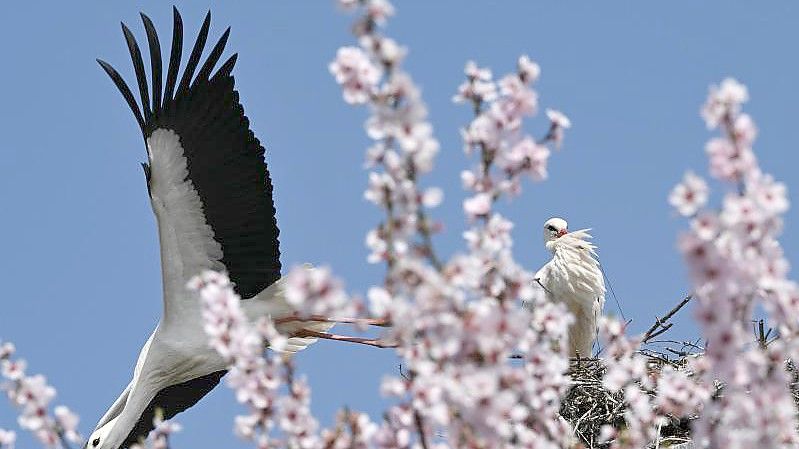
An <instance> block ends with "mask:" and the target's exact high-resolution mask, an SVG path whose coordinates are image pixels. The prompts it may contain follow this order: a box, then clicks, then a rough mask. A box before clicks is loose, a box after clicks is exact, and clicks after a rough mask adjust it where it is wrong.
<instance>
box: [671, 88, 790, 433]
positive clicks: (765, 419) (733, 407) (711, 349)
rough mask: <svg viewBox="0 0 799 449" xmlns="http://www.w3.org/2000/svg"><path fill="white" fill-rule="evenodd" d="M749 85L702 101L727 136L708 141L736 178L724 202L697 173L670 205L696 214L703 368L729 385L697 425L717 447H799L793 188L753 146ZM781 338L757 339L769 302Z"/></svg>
mask: <svg viewBox="0 0 799 449" xmlns="http://www.w3.org/2000/svg"><path fill="white" fill-rule="evenodd" d="M747 100H748V91H747V89H746V87H745V86H744V85H742V84H740V83H738V82H737V81H736V80H734V79H730V78H728V79H725V80H724V81H723V82H722V83H721V84H720V85H719V86H713V87H711V89H710V93H709V95H708V98H707V101H706V102H705V104H704V106H703V107H702V117H703V118H704V120H705V122H706V124H707V126H708V128H709V129H720V131H721V135H720V136H718V137H715V138H713V139H711V140H710V141H709V142H708V143H707V146H706V151H707V155H708V158H709V162H710V174H711V176H712V177H714V178H716V179H717V180H718V181H720V182H721V183H722V184H724V183H727V184H729V185H730V188H729V190H728V191H727V192H726V193H724V195H723V198H722V201H721V206H720V208H719V209H712V208H710V207H709V206H707V201H708V199H709V188H708V185H707V183H706V182H705V181H704V180H702V179H701V178H700V177H698V176H697V175H695V174H693V173H690V172H689V173H687V174H686V175H685V178H684V180H683V182H682V183H680V184H678V185H677V186H676V187H675V188H674V190H673V191H672V193H671V195H670V197H669V202H670V203H671V204H672V205H673V206H674V207H675V208H676V209H677V211H678V212H679V213H680V214H681V215H683V216H686V217H689V218H690V220H691V225H690V229H689V230H688V231H685V232H684V233H683V234H682V235H681V236H680V238H679V248H680V251H681V252H682V254H683V256H684V258H685V260H686V263H687V265H688V268H689V272H690V274H691V277H692V281H693V284H694V292H695V296H696V298H697V300H698V302H697V305H696V316H697V319H698V322H699V324H700V326H701V327H702V331H703V333H704V337H705V338H706V339H707V348H706V353H705V355H704V357H703V359H702V361H701V364H702V365H703V366H702V369H699V370H698V372H700V373H702V375H703V376H704V381H705V382H707V383H710V382H712V381H713V380H719V381H721V382H722V383H723V385H724V387H723V392H722V394H721V395H719V396H714V397H712V398H711V400H707V401H705V403H704V409H703V413H702V414H701V417H700V419H699V420H698V421H697V422H696V423H695V425H694V435H695V438H696V439H697V441H698V442H700V443H701V444H706V445H708V446H709V447H763V448H766V447H768V448H788V447H796V446H797V444H799V435H797V430H796V429H797V422H796V417H795V415H796V409H795V406H794V404H793V401H792V399H791V394H790V392H789V390H788V376H787V374H786V372H785V369H784V368H785V366H784V365H785V361H786V359H789V358H790V359H793V360H796V357H797V356H799V339H798V338H797V336H799V322H798V321H797V320H796V317H797V316H799V286H797V284H796V283H795V282H794V281H792V280H790V279H789V278H788V277H787V274H788V268H789V264H788V261H787V260H786V259H785V256H784V254H783V251H782V248H781V246H780V243H779V241H778V238H779V236H780V234H781V231H782V214H784V213H785V212H786V211H787V209H788V206H789V203H788V199H787V196H786V188H785V185H784V184H782V183H779V182H777V181H775V180H774V178H773V177H772V176H771V175H769V174H767V173H764V172H763V171H762V170H761V168H760V166H759V164H758V161H757V158H756V156H755V153H754V151H753V150H752V145H753V143H754V140H755V137H756V135H757V128H756V126H755V124H754V121H753V120H752V118H751V117H750V116H749V115H747V114H746V113H743V112H742V105H743V104H744V103H745V102H746V101H747ZM761 306H762V307H763V308H765V310H766V311H767V312H768V315H769V324H770V325H771V326H773V327H774V328H776V329H777V330H778V331H779V332H778V334H779V336H780V338H779V339H778V340H776V341H773V342H766V341H762V342H760V344H755V343H754V342H753V337H752V334H751V322H752V320H753V317H754V314H755V313H756V311H757V309H758V308H759V307H761Z"/></svg>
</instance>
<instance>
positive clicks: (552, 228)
mask: <svg viewBox="0 0 799 449" xmlns="http://www.w3.org/2000/svg"><path fill="white" fill-rule="evenodd" d="M568 233H569V224H568V223H566V220H564V219H562V218H557V217H555V218H550V219H549V220H547V221H546V223H544V244H545V245H546V244H547V243H549V242H551V241H554V240H557V239H559V238H560V237H562V236H564V235H566V234H568Z"/></svg>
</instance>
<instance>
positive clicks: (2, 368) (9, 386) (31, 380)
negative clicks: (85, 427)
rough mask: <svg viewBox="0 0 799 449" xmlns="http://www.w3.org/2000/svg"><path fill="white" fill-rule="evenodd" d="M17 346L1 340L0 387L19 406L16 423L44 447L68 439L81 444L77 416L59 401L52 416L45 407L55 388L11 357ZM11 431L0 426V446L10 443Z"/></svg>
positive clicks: (62, 443) (61, 444)
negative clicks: (1, 382)
mask: <svg viewBox="0 0 799 449" xmlns="http://www.w3.org/2000/svg"><path fill="white" fill-rule="evenodd" d="M15 352H16V349H15V347H14V344H13V343H11V342H0V375H2V378H3V379H5V382H4V383H3V384H2V389H3V390H4V391H5V393H6V395H7V396H8V399H9V400H10V401H11V403H12V404H13V405H14V406H16V407H17V408H18V409H19V410H20V415H19V418H18V424H19V426H20V427H21V428H23V429H25V430H27V431H29V432H31V433H33V434H34V435H35V436H36V438H37V439H38V440H39V441H40V442H41V443H42V444H43V445H45V446H46V447H49V448H58V447H69V443H75V444H81V443H82V442H83V438H82V437H81V436H80V434H78V431H77V428H78V421H79V418H78V416H77V415H76V414H74V413H73V412H72V411H70V410H69V409H68V408H67V407H65V406H63V405H59V406H57V407H55V408H54V409H53V415H52V416H51V415H50V413H49V411H48V409H49V407H50V402H51V401H52V400H53V399H54V398H55V396H56V390H55V388H53V387H52V386H50V385H49V384H48V383H47V379H46V378H45V377H44V376H43V375H41V374H36V375H33V376H28V375H27V374H26V373H25V370H26V369H27V366H28V365H27V362H25V360H24V359H19V358H17V359H14V358H13V356H14V353H15ZM15 439H16V434H15V433H14V432H10V431H5V430H2V429H0V447H3V446H13V444H14V441H15Z"/></svg>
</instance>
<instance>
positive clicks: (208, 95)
mask: <svg viewBox="0 0 799 449" xmlns="http://www.w3.org/2000/svg"><path fill="white" fill-rule="evenodd" d="M174 23H175V30H174V31H173V39H172V42H173V45H175V44H181V43H182V41H183V38H182V19H181V17H180V14H179V13H178V11H177V9H175V10H174ZM145 27H146V25H145ZM209 27H210V12H209V13H208V15H207V16H206V18H205V21H204V22H203V26H202V27H201V29H200V33H199V36H198V38H197V41H196V43H195V44H194V49H193V50H192V53H191V56H190V58H189V63H188V64H187V66H186V69H185V72H184V74H183V78H182V80H181V83H180V87H178V90H177V93H176V94H175V96H174V98H172V95H171V92H173V91H174V88H175V81H176V80H177V75H178V73H177V72H178V67H179V66H180V59H181V54H182V50H180V49H179V48H178V49H176V48H175V47H174V46H173V48H172V50H171V57H170V61H169V71H168V74H167V82H166V85H165V93H164V96H163V106H162V108H161V110H156V114H155V115H154V116H149V117H148V118H147V119H146V120H142V118H141V114H140V113H139V112H138V109H137V108H136V102H135V100H133V95H132V94H131V92H130V89H129V88H128V87H127V85H126V84H125V82H124V81H123V80H122V78H121V77H120V76H119V74H118V73H117V72H116V71H115V70H114V69H113V68H112V67H111V66H109V65H108V64H106V63H104V62H102V61H99V62H100V65H101V66H103V68H104V69H105V70H106V72H107V73H108V74H109V76H111V79H112V80H113V81H114V83H115V84H116V85H117V87H118V88H119V90H120V91H121V92H122V95H123V96H124V97H125V99H126V101H128V104H129V105H130V106H131V109H132V110H133V112H134V115H136V117H137V120H138V121H139V124H140V126H141V127H142V131H143V133H144V137H145V139H147V138H149V137H150V136H151V135H152V133H153V132H154V131H155V130H157V129H159V128H163V129H170V130H173V131H174V132H175V133H176V134H177V135H178V136H179V137H180V143H181V146H182V147H183V150H184V155H185V157H186V161H187V166H188V179H190V180H191V181H192V183H193V185H194V188H195V189H196V190H197V193H198V195H199V196H200V200H201V201H202V204H203V213H204V214H205V217H206V220H207V222H208V224H209V225H210V226H211V228H212V229H213V231H214V238H215V239H216V240H217V241H218V242H219V243H220V245H221V246H222V253H223V258H222V260H221V262H222V263H223V264H224V265H225V268H226V269H227V271H228V274H229V276H230V279H231V281H233V283H234V285H235V289H236V291H237V293H238V294H239V295H240V296H241V297H242V298H245V299H246V298H251V297H253V296H255V295H257V294H258V293H260V292H261V291H262V290H263V289H265V288H266V287H268V286H269V285H271V284H272V283H274V282H275V281H276V280H277V279H279V278H280V268H281V265H280V248H279V241H278V235H279V230H278V227H277V221H276V219H275V207H274V203H273V201H272V193H273V192H272V190H273V189H272V181H271V179H270V177H269V171H268V169H267V166H266V163H265V161H264V153H265V150H264V147H263V146H262V145H261V142H260V141H259V140H258V138H256V137H255V134H254V133H253V132H252V130H250V128H249V125H250V122H249V119H248V118H247V116H246V115H245V114H244V108H243V107H242V105H241V103H240V102H239V94H238V92H236V90H235V86H234V84H235V83H234V79H233V76H232V75H231V73H232V71H233V67H234V66H235V63H236V55H233V56H231V57H230V58H229V59H227V60H226V61H225V63H224V64H222V66H221V67H220V69H219V70H218V71H217V72H216V74H214V75H213V76H210V73H211V71H212V69H213V66H214V65H215V64H216V62H217V61H218V60H219V58H220V56H221V54H222V52H223V50H224V46H225V43H226V41H227V37H228V31H225V33H224V35H223V36H222V38H220V40H219V42H218V43H217V44H216V46H215V47H214V49H213V50H212V51H211V54H210V55H209V57H208V60H207V61H206V62H205V63H204V64H203V66H202V68H201V69H200V72H199V73H198V75H197V78H196V79H195V80H194V82H192V79H191V77H192V75H193V73H194V70H195V68H196V67H197V65H198V64H199V62H200V56H201V54H202V50H203V47H204V45H205V41H206V39H207V35H208V29H209ZM127 34H128V33H126V38H127ZM131 40H132V35H131V38H128V41H129V42H130V41H131ZM132 41H133V44H135V40H132ZM129 46H130V47H132V48H133V49H134V50H135V48H137V47H135V46H131V45H129ZM134 50H131V56H132V58H133V60H134V61H133V62H134V68H136V67H137V66H138V65H141V66H142V67H143V64H138V63H137V62H136V54H137V52H136V51H134ZM159 54H160V53H159ZM136 72H137V75H138V73H139V69H138V68H136ZM142 74H143V70H142ZM159 76H160V72H159ZM209 76H210V79H209ZM139 81H140V83H139V84H140V87H141V85H142V83H141V79H140V78H139ZM144 86H145V90H146V80H145V83H144ZM154 86H155V84H154ZM153 95H154V96H155V94H153Z"/></svg>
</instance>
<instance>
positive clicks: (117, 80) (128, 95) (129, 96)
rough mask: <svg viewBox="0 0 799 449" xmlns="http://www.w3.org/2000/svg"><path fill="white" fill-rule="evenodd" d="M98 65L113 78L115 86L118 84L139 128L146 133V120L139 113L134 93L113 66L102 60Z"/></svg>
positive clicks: (98, 61) (99, 60) (98, 60)
mask: <svg viewBox="0 0 799 449" xmlns="http://www.w3.org/2000/svg"><path fill="white" fill-rule="evenodd" d="M97 63H98V64H100V67H102V68H103V70H105V73H107V74H108V76H110V77H111V80H112V81H113V82H114V84H116V86H117V89H119V91H120V92H122V96H123V97H124V98H125V101H126V102H127V103H128V106H129V107H130V110H131V111H133V115H134V116H136V122H138V123H139V128H141V129H142V132H144V119H143V118H142V116H141V111H139V106H138V105H137V104H136V99H135V98H134V97H133V92H131V91H130V87H128V85H127V84H126V83H125V80H123V79H122V77H121V76H119V72H117V71H116V70H114V68H113V67H111V64H109V63H107V62H105V61H103V60H102V59H97Z"/></svg>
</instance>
